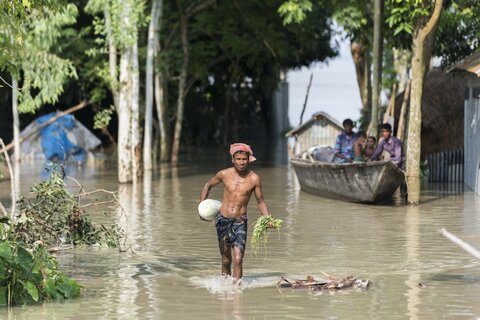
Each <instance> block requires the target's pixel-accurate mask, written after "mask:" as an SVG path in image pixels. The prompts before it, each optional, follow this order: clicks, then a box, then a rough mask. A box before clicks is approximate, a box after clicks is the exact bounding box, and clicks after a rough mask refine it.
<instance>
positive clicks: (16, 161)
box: [10, 77, 22, 215]
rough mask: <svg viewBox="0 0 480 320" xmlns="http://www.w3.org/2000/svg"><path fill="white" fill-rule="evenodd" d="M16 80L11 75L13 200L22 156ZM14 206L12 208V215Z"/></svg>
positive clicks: (16, 195)
mask: <svg viewBox="0 0 480 320" xmlns="http://www.w3.org/2000/svg"><path fill="white" fill-rule="evenodd" d="M17 90H18V82H17V79H15V78H14V77H12V115H13V144H14V146H15V153H14V158H13V177H10V179H13V180H14V181H15V183H14V186H15V187H14V188H15V190H12V193H13V192H15V201H16V199H17V198H18V196H19V195H20V159H21V158H22V148H20V120H19V117H18V96H17ZM13 211H15V207H13V208H12V215H13V214H14V212H13Z"/></svg>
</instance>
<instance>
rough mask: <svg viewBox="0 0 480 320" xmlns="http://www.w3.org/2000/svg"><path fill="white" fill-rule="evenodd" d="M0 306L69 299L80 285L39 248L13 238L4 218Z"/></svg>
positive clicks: (0, 244)
mask: <svg viewBox="0 0 480 320" xmlns="http://www.w3.org/2000/svg"><path fill="white" fill-rule="evenodd" d="M0 234H1V235H2V240H0V306H5V305H17V304H24V303H33V302H39V301H46V300H52V299H67V298H73V297H76V296H78V295H79V294H80V285H79V284H78V283H77V282H76V281H75V280H73V279H71V278H69V277H67V276H65V275H64V274H63V273H62V272H61V271H60V270H59V269H58V262H57V260H56V259H55V257H53V256H51V255H50V254H49V253H48V252H47V250H46V249H45V247H43V246H30V247H29V246H27V245H26V244H25V243H23V242H21V241H17V240H16V239H15V232H14V229H13V228H12V226H10V225H9V221H8V218H3V219H2V220H1V221H0Z"/></svg>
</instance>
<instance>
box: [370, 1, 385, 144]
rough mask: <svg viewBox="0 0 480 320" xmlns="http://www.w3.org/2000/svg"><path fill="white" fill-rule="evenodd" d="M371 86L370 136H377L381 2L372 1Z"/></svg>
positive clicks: (379, 90)
mask: <svg viewBox="0 0 480 320" xmlns="http://www.w3.org/2000/svg"><path fill="white" fill-rule="evenodd" d="M373 24H374V27H373V85H372V119H371V122H370V123H371V126H370V128H371V135H372V136H374V137H375V138H376V137H377V136H378V110H379V109H380V92H381V84H382V55H383V38H382V31H383V30H382V28H383V27H382V26H383V0H374V15H373Z"/></svg>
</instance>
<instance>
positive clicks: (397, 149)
mask: <svg viewBox="0 0 480 320" xmlns="http://www.w3.org/2000/svg"><path fill="white" fill-rule="evenodd" d="M381 129H382V131H381V132H382V138H383V140H382V141H380V142H379V143H378V146H377V148H376V149H375V152H374V153H373V155H372V160H380V159H381V158H382V160H389V161H391V162H393V164H395V165H396V166H397V167H399V168H402V165H403V152H402V142H401V141H400V140H399V139H397V138H395V137H394V136H392V126H391V125H390V124H389V123H384V124H382V126H381Z"/></svg>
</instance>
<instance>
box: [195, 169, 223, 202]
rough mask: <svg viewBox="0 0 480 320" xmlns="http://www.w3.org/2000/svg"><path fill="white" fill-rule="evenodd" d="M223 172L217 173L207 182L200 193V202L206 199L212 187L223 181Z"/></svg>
mask: <svg viewBox="0 0 480 320" xmlns="http://www.w3.org/2000/svg"><path fill="white" fill-rule="evenodd" d="M223 176H224V174H223V171H220V172H218V173H217V174H216V175H215V176H214V177H213V178H212V179H210V180H208V182H207V183H206V184H205V186H204V187H203V189H202V193H201V195H200V202H202V201H203V200H205V199H207V198H208V194H209V193H210V190H212V188H213V187H215V186H216V185H217V184H219V183H220V182H222V181H223Z"/></svg>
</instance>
